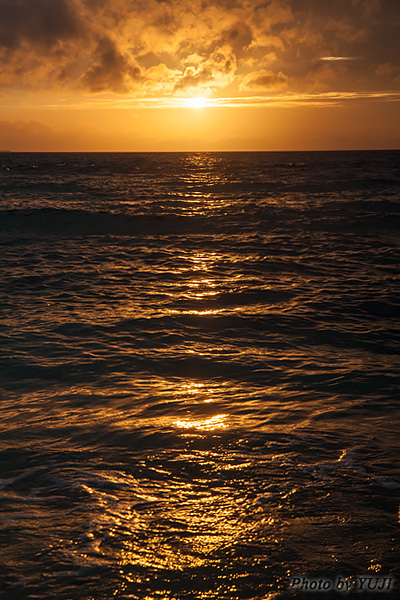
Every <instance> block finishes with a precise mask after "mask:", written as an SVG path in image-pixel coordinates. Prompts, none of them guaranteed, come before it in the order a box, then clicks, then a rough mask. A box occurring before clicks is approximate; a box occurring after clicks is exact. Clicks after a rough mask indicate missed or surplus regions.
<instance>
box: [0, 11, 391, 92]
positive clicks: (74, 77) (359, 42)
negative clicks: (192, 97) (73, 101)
mask: <svg viewBox="0 0 400 600" xmlns="http://www.w3.org/2000/svg"><path fill="white" fill-rule="evenodd" d="M372 17H373V18H372ZM396 24H397V27H398V4H397V0H352V1H350V2H344V1H343V0H332V1H331V2H329V3H324V5H323V7H322V6H321V2H320V1H319V0H318V1H317V0H269V1H268V0H266V2H264V3H258V2H255V1H252V0H236V1H235V2H228V1H227V0H214V1H211V0H188V1H186V0H185V1H184V0H175V1H174V2H168V1H166V0H162V1H159V0H148V1H146V2H144V0H135V1H133V0H57V2H54V0H19V1H18V2H15V1H14V0H0V58H1V61H2V66H3V69H2V74H1V83H2V85H3V86H20V87H30V86H31V87H32V86H34V85H39V86H41V87H42V88H43V87H47V88H55V89H60V88H61V89H62V88H68V89H71V88H74V89H79V88H83V89H85V90H87V91H88V92H91V93H100V92H108V91H110V92H116V93H118V94H130V93H132V92H133V91H134V92H135V93H136V94H141V93H142V94H144V95H146V94H152V93H155V94H160V93H165V94H172V93H177V92H178V93H179V92H181V93H182V94H183V93H185V92H187V91H188V90H190V91H195V90H197V92H198V93H202V92H204V90H208V91H209V92H210V93H212V92H215V91H216V90H221V89H224V88H226V89H229V90H230V93H234V92H235V91H236V92H240V91H244V90H247V89H265V90H266V91H270V90H271V88H279V89H282V88H284V87H287V88H288V89H290V90H292V91H299V90H300V89H301V88H304V85H305V82H306V80H307V76H308V75H309V74H310V73H312V72H313V70H315V63H316V62H317V61H326V62H329V61H331V62H334V61H337V62H339V61H342V62H345V61H346V62H354V63H357V64H355V65H354V66H353V69H354V72H353V74H352V77H350V78H351V79H352V81H353V87H358V88H361V87H362V89H366V87H368V88H369V89H374V88H377V87H380V88H381V89H382V87H383V86H386V88H389V87H390V83H391V74H390V73H389V71H386V72H384V71H383V70H382V69H380V70H379V71H378V72H377V69H378V68H379V65H381V64H389V63H393V64H395V63H396V62H398V61H397V58H398V53H399V44H400V42H399V39H398V36H397V37H395V36H394V35H387V34H388V32H389V33H392V34H393V33H394V27H395V26H396ZM355 58H357V59H359V60H357V61H356V60H355ZM272 62H275V63H276V65H274V68H272ZM156 74H158V76H159V77H156ZM257 74H258V75H257ZM350 78H347V77H344V79H343V81H342V82H341V81H336V85H337V86H338V87H340V86H341V87H342V88H343V89H348V87H349V79H350Z"/></svg>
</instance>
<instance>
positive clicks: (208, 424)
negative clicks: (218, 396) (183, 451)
mask: <svg viewBox="0 0 400 600" xmlns="http://www.w3.org/2000/svg"><path fill="white" fill-rule="evenodd" d="M226 418H227V415H215V417H211V418H209V419H200V420H197V421H191V420H189V419H179V420H178V421H175V423H174V425H176V427H179V428H180V429H199V430H200V431H214V430H215V429H226V428H227V427H228V425H227V424H226V422H225V420H226Z"/></svg>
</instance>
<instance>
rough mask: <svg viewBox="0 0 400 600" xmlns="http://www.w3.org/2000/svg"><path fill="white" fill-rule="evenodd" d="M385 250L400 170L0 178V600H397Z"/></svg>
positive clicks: (396, 155)
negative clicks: (303, 585) (312, 584)
mask: <svg viewBox="0 0 400 600" xmlns="http://www.w3.org/2000/svg"><path fill="white" fill-rule="evenodd" d="M399 231H400V151H376V152H342V153H341V152H315V153H258V152H255V153H240V152H239V153H171V154H170V153H165V154H163V153H160V154H157V153H154V154H151V153H150V154H147V153H146V154H101V153H99V154H26V153H24V154H18V153H12V154H11V153H10V154H2V155H0V241H1V249H0V265H1V269H0V294H1V300H0V309H1V325H0V339H1V374H0V377H1V383H0V388H1V401H0V509H1V521H0V523H1V524H0V565H1V566H0V569H1V574H0V598H1V599H2V600H25V599H38V600H44V599H50V600H53V599H54V600H111V599H114V598H116V599H117V600H127V599H135V600H164V599H168V600H187V599H191V600H192V599H202V600H203V599H212V600H214V599H217V600H236V599H253V600H254V599H258V600H261V599H264V600H273V599H278V598H279V599H284V600H286V599H291V598H304V599H306V598H312V599H314V598H315V599H318V598H322V599H324V600H328V598H335V599H336V598H341V597H346V598H348V597H356V598H357V599H358V598H368V599H372V598H382V599H383V600H388V599H389V598H390V599H392V598H393V599H395V598H398V597H399V594H400V592H399V582H400V572H399V559H400V553H399V538H400V536H399V514H398V511H399V503H400V477H399V456H400V452H399V446H400V443H399V439H400V435H399V425H400V418H399V416H400V414H399V413H400V411H399V390H400V386H399V383H400V379H399V375H400V353H399V349H400V327H399V316H400V286H399V271H400V267H399V265H400V261H399V258H400V256H399V240H400V235H399ZM296 577H305V578H306V579H308V580H309V581H312V580H317V579H318V580H321V579H322V580H323V581H324V582H326V581H330V582H331V587H330V588H329V590H328V589H326V591H319V592H318V591H310V590H309V589H308V590H307V589H299V586H297V587H293V585H292V584H293V578H296ZM340 577H341V578H349V579H348V581H350V582H353V583H352V587H351V589H350V591H349V592H348V593H347V594H346V595H344V594H343V591H341V592H340V591H339V590H338V589H336V588H337V587H338V586H337V583H335V582H337V581H338V578H340ZM365 577H367V578H370V581H369V582H368V583H369V585H370V587H369V589H368V590H367V591H366V593H364V591H361V592H359V591H358V590H357V585H358V582H359V579H357V578H365ZM384 577H388V578H394V579H396V578H397V580H398V581H397V583H396V582H393V584H392V583H391V584H390V585H391V587H390V589H385V590H383V591H378V590H376V589H375V590H374V589H373V587H372V586H373V585H374V582H375V586H379V583H377V580H378V578H380V582H382V578H384ZM335 586H336V587H335ZM395 586H397V589H395ZM364 589H365V588H364Z"/></svg>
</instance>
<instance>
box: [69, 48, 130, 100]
mask: <svg viewBox="0 0 400 600" xmlns="http://www.w3.org/2000/svg"><path fill="white" fill-rule="evenodd" d="M97 54H98V56H99V59H98V62H95V63H94V64H93V65H92V66H91V67H90V68H89V69H88V70H87V71H86V73H85V74H84V75H82V77H81V79H80V82H81V84H82V85H83V86H84V87H86V88H88V89H89V90H90V91H91V92H104V91H107V90H111V91H114V92H120V93H125V92H127V91H129V90H130V89H131V87H132V86H131V83H132V81H134V80H136V79H138V77H139V76H140V69H139V67H138V66H137V65H136V64H134V62H133V61H132V59H131V58H130V57H129V56H127V55H123V54H122V53H121V52H120V51H119V50H118V48H117V46H116V44H115V43H114V42H113V41H112V40H110V39H109V38H102V39H101V40H100V41H99V44H98V48H97Z"/></svg>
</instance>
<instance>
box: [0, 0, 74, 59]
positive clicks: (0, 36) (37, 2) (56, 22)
mask: <svg viewBox="0 0 400 600" xmlns="http://www.w3.org/2000/svg"><path fill="white" fill-rule="evenodd" d="M81 25H82V24H81V19H80V16H79V14H78V11H77V7H76V5H75V4H74V3H73V2H71V1H70V0H57V1H56V2H55V1H54V0H0V47H2V48H5V49H10V50H12V49H15V48H17V47H18V46H20V45H21V44H23V43H28V44H32V45H37V46H45V47H46V46H47V47H51V46H54V45H55V44H57V43H58V42H59V41H60V40H65V39H71V38H74V37H78V36H79V35H81V34H82V26H81Z"/></svg>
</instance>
